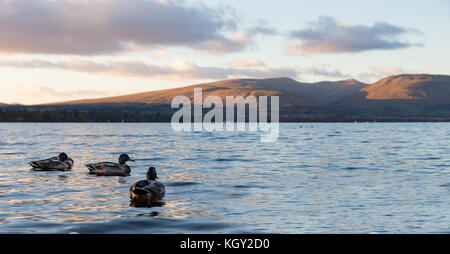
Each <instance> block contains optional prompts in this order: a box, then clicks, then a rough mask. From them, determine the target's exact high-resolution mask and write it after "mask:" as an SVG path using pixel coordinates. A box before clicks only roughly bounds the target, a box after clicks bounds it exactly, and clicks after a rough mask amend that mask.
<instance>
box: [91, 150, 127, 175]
mask: <svg viewBox="0 0 450 254" xmlns="http://www.w3.org/2000/svg"><path fill="white" fill-rule="evenodd" d="M127 161H134V160H132V159H130V157H129V156H128V155H127V154H122V155H120V156H119V163H114V162H99V163H92V164H85V166H86V167H87V168H88V169H89V173H90V174H95V175H97V176H129V175H130V172H131V169H130V167H129V166H128V165H127V164H125V163H126V162H127Z"/></svg>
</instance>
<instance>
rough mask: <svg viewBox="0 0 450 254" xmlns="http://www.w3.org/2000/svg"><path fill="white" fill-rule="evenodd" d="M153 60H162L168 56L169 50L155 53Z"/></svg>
mask: <svg viewBox="0 0 450 254" xmlns="http://www.w3.org/2000/svg"><path fill="white" fill-rule="evenodd" d="M150 56H151V57H153V58H157V59H161V58H164V57H166V56H167V50H166V49H158V50H156V51H154V52H153V53H152V54H151V55H150Z"/></svg>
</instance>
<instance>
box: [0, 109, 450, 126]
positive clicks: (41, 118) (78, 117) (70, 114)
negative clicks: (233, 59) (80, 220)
mask: <svg viewBox="0 0 450 254" xmlns="http://www.w3.org/2000/svg"><path fill="white" fill-rule="evenodd" d="M172 114H173V112H159V111H78V110H72V111H68V110H29V109H3V110H0V122H55V123H56V122H77V123H83V122H91V123H92V122H99V123H121V122H128V123H153V122H170V121H171V119H172ZM279 122H286V123H289V122H450V117H449V116H379V115H378V116H359V115H344V114H338V113H328V114H327V113H320V114H314V113H311V114H293V115H290V114H289V113H286V112H280V119H279Z"/></svg>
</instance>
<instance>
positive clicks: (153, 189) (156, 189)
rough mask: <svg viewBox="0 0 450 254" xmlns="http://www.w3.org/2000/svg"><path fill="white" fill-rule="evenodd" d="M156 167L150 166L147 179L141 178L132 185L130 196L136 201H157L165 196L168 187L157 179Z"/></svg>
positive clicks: (148, 202)
mask: <svg viewBox="0 0 450 254" xmlns="http://www.w3.org/2000/svg"><path fill="white" fill-rule="evenodd" d="M157 178H158V175H157V174H156V169H155V168H154V167H150V168H149V169H148V171H147V179H146V180H141V181H138V182H136V183H134V184H133V185H131V187H130V198H131V201H132V202H134V203H146V204H150V203H155V202H157V201H159V200H161V199H163V198H164V195H165V194H166V189H165V187H164V185H163V184H162V183H160V182H158V181H157V180H156V179H157Z"/></svg>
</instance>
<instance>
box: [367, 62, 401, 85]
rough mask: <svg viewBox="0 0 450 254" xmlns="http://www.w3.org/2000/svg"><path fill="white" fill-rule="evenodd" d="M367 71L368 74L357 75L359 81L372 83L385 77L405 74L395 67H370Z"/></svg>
mask: <svg viewBox="0 0 450 254" xmlns="http://www.w3.org/2000/svg"><path fill="white" fill-rule="evenodd" d="M369 69H370V71H369V72H364V73H361V74H359V75H358V78H359V79H361V80H366V81H369V82H374V81H378V80H380V79H382V78H385V77H387V76H392V75H398V74H402V73H405V70H404V69H403V68H401V67H397V66H382V67H370V68H369Z"/></svg>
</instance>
